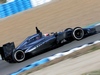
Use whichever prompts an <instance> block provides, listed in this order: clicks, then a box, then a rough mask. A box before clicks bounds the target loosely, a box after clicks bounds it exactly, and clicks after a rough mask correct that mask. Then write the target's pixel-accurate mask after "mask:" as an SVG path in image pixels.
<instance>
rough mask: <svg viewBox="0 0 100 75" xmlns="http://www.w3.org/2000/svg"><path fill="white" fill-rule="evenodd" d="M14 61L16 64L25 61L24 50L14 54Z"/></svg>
mask: <svg viewBox="0 0 100 75" xmlns="http://www.w3.org/2000/svg"><path fill="white" fill-rule="evenodd" d="M13 59H14V61H15V62H18V63H19V62H22V61H24V59H25V53H24V52H23V51H22V50H17V51H15V52H14V53H13Z"/></svg>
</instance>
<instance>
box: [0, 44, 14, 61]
mask: <svg viewBox="0 0 100 75" xmlns="http://www.w3.org/2000/svg"><path fill="white" fill-rule="evenodd" d="M14 49H15V45H14V42H11V43H6V44H4V45H3V46H2V47H0V54H1V58H2V60H6V58H8V57H10V56H11V54H12V52H13V50H14Z"/></svg>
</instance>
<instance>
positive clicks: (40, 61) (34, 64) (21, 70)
mask: <svg viewBox="0 0 100 75" xmlns="http://www.w3.org/2000/svg"><path fill="white" fill-rule="evenodd" d="M97 43H100V40H97V41H94V42H90V43H87V44H84V45H81V46H78V47H75V48H73V49H71V50H67V51H66V52H61V53H57V54H55V55H52V56H50V57H46V58H44V59H41V60H39V61H36V62H34V63H32V64H30V65H28V66H26V67H24V68H22V69H20V70H18V71H17V72H14V73H12V74H10V75H18V74H19V73H21V72H24V71H26V70H29V69H32V68H35V67H36V66H39V65H42V64H45V63H47V62H49V61H51V60H54V59H56V58H59V57H62V56H65V55H68V54H70V53H73V52H74V51H77V50H80V49H83V48H85V47H88V46H91V45H94V44H97Z"/></svg>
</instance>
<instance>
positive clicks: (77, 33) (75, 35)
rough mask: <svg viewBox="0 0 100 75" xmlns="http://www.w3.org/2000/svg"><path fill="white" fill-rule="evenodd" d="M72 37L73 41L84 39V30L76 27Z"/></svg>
mask: <svg viewBox="0 0 100 75" xmlns="http://www.w3.org/2000/svg"><path fill="white" fill-rule="evenodd" d="M72 35H73V38H74V39H76V40H81V39H83V37H84V30H83V29H82V28H81V27H76V28H74V30H73V32H72Z"/></svg>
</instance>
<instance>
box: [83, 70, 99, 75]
mask: <svg viewBox="0 0 100 75" xmlns="http://www.w3.org/2000/svg"><path fill="white" fill-rule="evenodd" d="M82 75H100V70H96V71H92V72H88V73H84V74H82Z"/></svg>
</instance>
